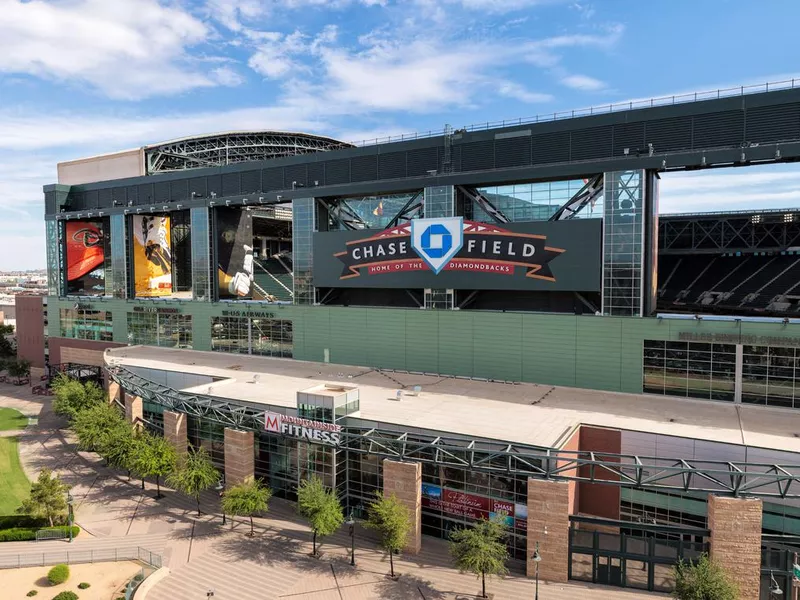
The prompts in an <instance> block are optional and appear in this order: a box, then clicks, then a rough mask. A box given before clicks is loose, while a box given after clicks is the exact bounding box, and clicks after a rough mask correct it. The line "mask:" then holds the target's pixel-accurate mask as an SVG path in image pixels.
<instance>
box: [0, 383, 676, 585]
mask: <svg viewBox="0 0 800 600" xmlns="http://www.w3.org/2000/svg"><path fill="white" fill-rule="evenodd" d="M50 402H51V399H50V398H48V397H44V396H33V395H30V394H29V393H28V389H27V388H19V387H15V386H12V385H7V384H0V406H9V407H12V408H16V409H17V410H20V411H21V412H23V414H26V415H39V422H38V424H37V425H34V426H31V427H29V428H28V429H26V430H25V431H23V432H20V434H19V435H20V455H21V460H22V463H23V467H24V469H25V471H26V473H27V474H28V476H29V477H31V478H32V477H34V476H35V474H36V473H38V471H39V469H41V468H42V467H45V466H46V467H50V468H53V469H54V470H56V471H57V472H58V473H59V474H60V475H61V476H62V477H63V478H64V480H65V481H66V482H67V483H69V484H71V485H72V486H73V489H72V494H73V496H74V498H75V507H76V522H77V523H78V524H79V525H80V526H81V527H82V528H83V529H84V531H83V532H82V533H81V535H80V536H79V537H78V538H77V539H76V540H75V541H74V542H73V543H72V545H69V544H67V543H66V542H62V541H49V542H13V543H3V544H0V565H9V564H14V561H15V560H20V557H23V558H24V557H26V556H29V555H33V554H36V553H66V552H69V553H84V554H86V553H90V552H96V553H98V554H103V555H108V554H109V553H111V552H114V551H121V552H124V551H126V550H130V549H135V548H137V547H139V548H143V549H145V550H148V551H151V552H155V553H158V554H160V555H161V556H162V557H163V562H164V565H165V566H166V567H168V568H169V569H170V573H169V575H168V576H167V577H166V578H164V579H163V580H161V581H160V582H159V583H157V584H156V585H155V586H154V587H153V589H152V590H151V591H150V592H149V594H148V595H147V599H148V600H204V599H206V598H207V593H208V591H210V590H214V592H215V595H214V598H215V600H256V599H258V600H265V599H270V598H287V599H292V600H412V599H416V600H434V599H437V600H439V599H441V600H456V599H461V600H466V599H468V598H475V597H476V594H478V593H479V590H480V581H479V580H477V579H476V578H475V577H474V576H472V575H467V574H459V573H458V572H457V571H456V570H454V569H453V568H452V566H451V562H450V557H449V554H448V551H447V544H446V542H444V541H443V540H437V539H434V538H430V537H425V538H424V542H423V549H422V552H421V553H420V554H419V555H416V556H410V555H403V556H400V557H397V558H396V560H395V570H396V571H397V572H398V573H401V576H400V578H399V580H398V581H393V580H391V579H389V578H388V577H387V573H388V571H389V564H388V558H387V557H386V556H385V554H383V553H382V552H380V551H378V550H377V548H376V544H375V539H374V537H373V536H372V535H371V533H370V532H368V531H365V530H364V529H363V528H361V527H357V532H356V561H357V565H356V567H355V568H353V567H351V566H350V555H349V548H350V538H349V536H348V535H347V528H346V527H343V528H342V530H341V531H340V532H339V533H337V534H336V535H334V536H332V537H330V538H326V539H325V540H324V541H323V543H322V557H321V558H311V557H310V552H311V533H310V531H309V530H308V528H307V527H306V526H305V525H304V524H303V523H302V522H301V521H300V519H299V518H298V517H297V515H296V514H295V511H294V505H293V504H291V503H289V502H285V501H282V500H279V499H273V500H272V501H271V502H270V508H269V513H268V515H267V517H265V518H259V519H256V536H255V537H254V538H250V537H248V536H246V535H244V534H245V533H246V532H247V531H249V524H248V523H245V522H232V521H231V520H230V519H228V522H227V524H226V525H224V526H223V525H222V516H221V514H220V512H219V497H218V495H217V494H216V493H211V492H210V493H208V494H206V495H204V496H203V498H202V502H201V504H202V509H203V514H202V515H201V516H200V517H197V512H196V510H195V508H194V501H193V500H191V499H189V498H186V497H184V496H181V495H180V494H177V493H175V492H171V491H169V490H167V493H166V497H165V498H163V499H161V500H158V501H156V500H155V499H154V496H155V489H154V488H155V486H154V485H150V483H148V484H147V485H146V488H145V490H144V491H143V490H142V489H141V483H140V481H138V480H132V481H129V480H128V479H127V477H126V476H125V474H124V473H121V472H117V471H112V470H110V469H108V468H106V467H105V466H104V465H103V464H102V460H101V459H100V458H99V457H98V456H96V455H94V454H91V453H84V452H78V451H77V450H76V447H75V444H74V440H73V439H72V438H71V433H70V432H69V431H68V430H66V429H64V428H63V427H64V422H63V421H62V420H61V419H59V418H57V417H55V416H54V415H53V414H52V413H51V412H50ZM521 568H522V567H521V566H517V567H512V572H511V574H510V575H509V576H508V577H505V578H503V579H492V580H491V581H489V582H488V584H487V591H488V592H489V593H492V594H494V597H495V598H496V599H500V598H504V599H505V598H508V599H514V600H516V599H519V598H531V599H532V598H533V597H534V582H533V580H531V579H528V578H525V577H524V576H523V573H522V571H521ZM539 597H540V598H541V599H542V600H568V599H569V600H572V599H576V598H578V599H580V598H591V599H597V600H612V599H621V600H637V599H639V598H642V599H643V598H656V597H665V596H663V595H660V594H648V593H641V592H632V591H628V590H623V589H619V588H610V587H599V586H591V585H581V584H569V585H564V584H553V585H549V584H546V583H541V584H540V590H539ZM137 598H138V597H137Z"/></svg>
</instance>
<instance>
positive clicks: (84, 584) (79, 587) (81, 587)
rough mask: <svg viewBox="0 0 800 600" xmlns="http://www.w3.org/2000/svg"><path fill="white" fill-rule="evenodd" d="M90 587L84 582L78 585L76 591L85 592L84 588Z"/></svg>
mask: <svg viewBox="0 0 800 600" xmlns="http://www.w3.org/2000/svg"><path fill="white" fill-rule="evenodd" d="M90 587H92V585H91V584H90V583H86V582H85V581H82V582H81V583H79V584H78V589H80V590H85V589H86V588H90Z"/></svg>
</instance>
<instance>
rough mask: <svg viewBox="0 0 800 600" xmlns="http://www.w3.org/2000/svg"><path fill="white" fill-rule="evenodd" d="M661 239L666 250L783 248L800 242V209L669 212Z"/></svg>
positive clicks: (661, 248) (662, 221) (662, 249)
mask: <svg viewBox="0 0 800 600" xmlns="http://www.w3.org/2000/svg"><path fill="white" fill-rule="evenodd" d="M658 243H659V252H660V253H662V254H701V253H721V252H755V251H759V252H763V251H782V250H786V249H787V248H791V247H794V246H800V212H797V211H794V210H792V209H787V210H774V211H773V210H770V211H761V212H748V213H738V214H737V213H734V214H719V215H681V216H665V217H661V218H660V219H659V225H658Z"/></svg>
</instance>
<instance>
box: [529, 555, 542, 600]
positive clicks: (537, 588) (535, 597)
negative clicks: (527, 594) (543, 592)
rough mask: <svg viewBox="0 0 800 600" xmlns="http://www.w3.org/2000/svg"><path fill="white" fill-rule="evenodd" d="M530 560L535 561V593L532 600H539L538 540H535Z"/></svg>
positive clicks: (539, 559)
mask: <svg viewBox="0 0 800 600" xmlns="http://www.w3.org/2000/svg"><path fill="white" fill-rule="evenodd" d="M531 560H532V561H533V562H535V563H536V595H535V596H534V600H539V563H540V562H542V555H541V554H539V542H538V540H537V542H536V550H534V551H533V556H531Z"/></svg>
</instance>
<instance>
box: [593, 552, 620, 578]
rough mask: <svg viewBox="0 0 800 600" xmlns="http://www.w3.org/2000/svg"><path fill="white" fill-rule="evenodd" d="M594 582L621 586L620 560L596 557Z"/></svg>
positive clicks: (612, 557) (601, 556)
mask: <svg viewBox="0 0 800 600" xmlns="http://www.w3.org/2000/svg"><path fill="white" fill-rule="evenodd" d="M595 565H596V566H595V581H596V582H597V583H599V584H602V585H617V586H621V585H622V559H620V558H617V557H615V556H603V555H599V556H598V557H597V562H596V563H595Z"/></svg>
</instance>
